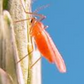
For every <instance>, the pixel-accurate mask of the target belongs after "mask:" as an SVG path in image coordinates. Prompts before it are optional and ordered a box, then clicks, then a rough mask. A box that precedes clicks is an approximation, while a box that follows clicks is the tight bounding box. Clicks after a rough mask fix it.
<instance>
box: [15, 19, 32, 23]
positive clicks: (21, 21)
mask: <svg viewBox="0 0 84 84" xmlns="http://www.w3.org/2000/svg"><path fill="white" fill-rule="evenodd" d="M30 19H32V18H28V19H22V20H17V21H14V23H18V22H23V21H26V20H30Z"/></svg>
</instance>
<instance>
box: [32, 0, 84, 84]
mask: <svg viewBox="0 0 84 84" xmlns="http://www.w3.org/2000/svg"><path fill="white" fill-rule="evenodd" d="M46 4H50V6H49V7H47V8H45V9H43V10H40V11H39V12H38V13H39V14H43V15H45V16H46V17H47V18H46V19H45V20H43V23H44V25H48V26H49V28H47V29H46V31H47V32H48V33H49V34H50V36H51V38H52V39H53V41H54V43H55V44H56V46H57V48H58V50H59V52H60V53H61V54H62V56H63V58H64V60H65V63H66V66H67V73H65V74H61V73H59V71H58V70H57V68H56V66H55V65H54V64H50V63H49V62H48V61H47V60H46V59H45V58H42V84H84V0H36V1H34V3H33V4H32V7H33V11H34V10H35V9H37V8H39V7H41V6H43V5H46Z"/></svg>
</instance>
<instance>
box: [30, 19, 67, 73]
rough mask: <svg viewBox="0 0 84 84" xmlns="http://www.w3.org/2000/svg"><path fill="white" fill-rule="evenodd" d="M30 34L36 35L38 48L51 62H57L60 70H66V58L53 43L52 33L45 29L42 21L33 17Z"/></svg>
mask: <svg viewBox="0 0 84 84" xmlns="http://www.w3.org/2000/svg"><path fill="white" fill-rule="evenodd" d="M33 23H34V25H33V26H32V27H31V32H30V35H31V36H32V37H34V40H35V43H36V45H37V48H38V50H39V51H40V53H41V54H42V56H44V57H45V58H46V59H47V60H48V61H49V62H50V63H55V64H56V66H57V68H58V69H59V71H60V72H62V73H64V72H66V66H65V63H64V60H63V58H62V56H61V54H60V53H59V51H58V50H57V48H56V46H55V44H54V43H53V41H52V39H51V37H50V35H49V34H48V33H47V32H46V31H45V26H44V25H43V23H42V22H40V21H37V20H36V18H33V19H32V24H33Z"/></svg>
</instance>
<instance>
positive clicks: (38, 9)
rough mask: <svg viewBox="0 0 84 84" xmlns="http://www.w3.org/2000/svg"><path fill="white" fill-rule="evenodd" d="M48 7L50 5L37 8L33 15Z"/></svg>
mask: <svg viewBox="0 0 84 84" xmlns="http://www.w3.org/2000/svg"><path fill="white" fill-rule="evenodd" d="M49 6H50V4H46V5H43V6H41V7H39V8H37V9H36V10H35V11H34V13H37V12H39V11H40V10H42V9H45V8H47V7H49Z"/></svg>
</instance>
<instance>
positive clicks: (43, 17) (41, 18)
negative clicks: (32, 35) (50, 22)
mask: <svg viewBox="0 0 84 84" xmlns="http://www.w3.org/2000/svg"><path fill="white" fill-rule="evenodd" d="M20 2H21V4H22V7H23V10H24V12H25V13H27V14H32V15H35V16H39V17H40V19H39V20H38V21H42V20H43V19H45V18H46V16H44V15H42V14H37V13H34V12H27V11H26V10H25V8H24V5H23V3H22V0H20Z"/></svg>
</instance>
